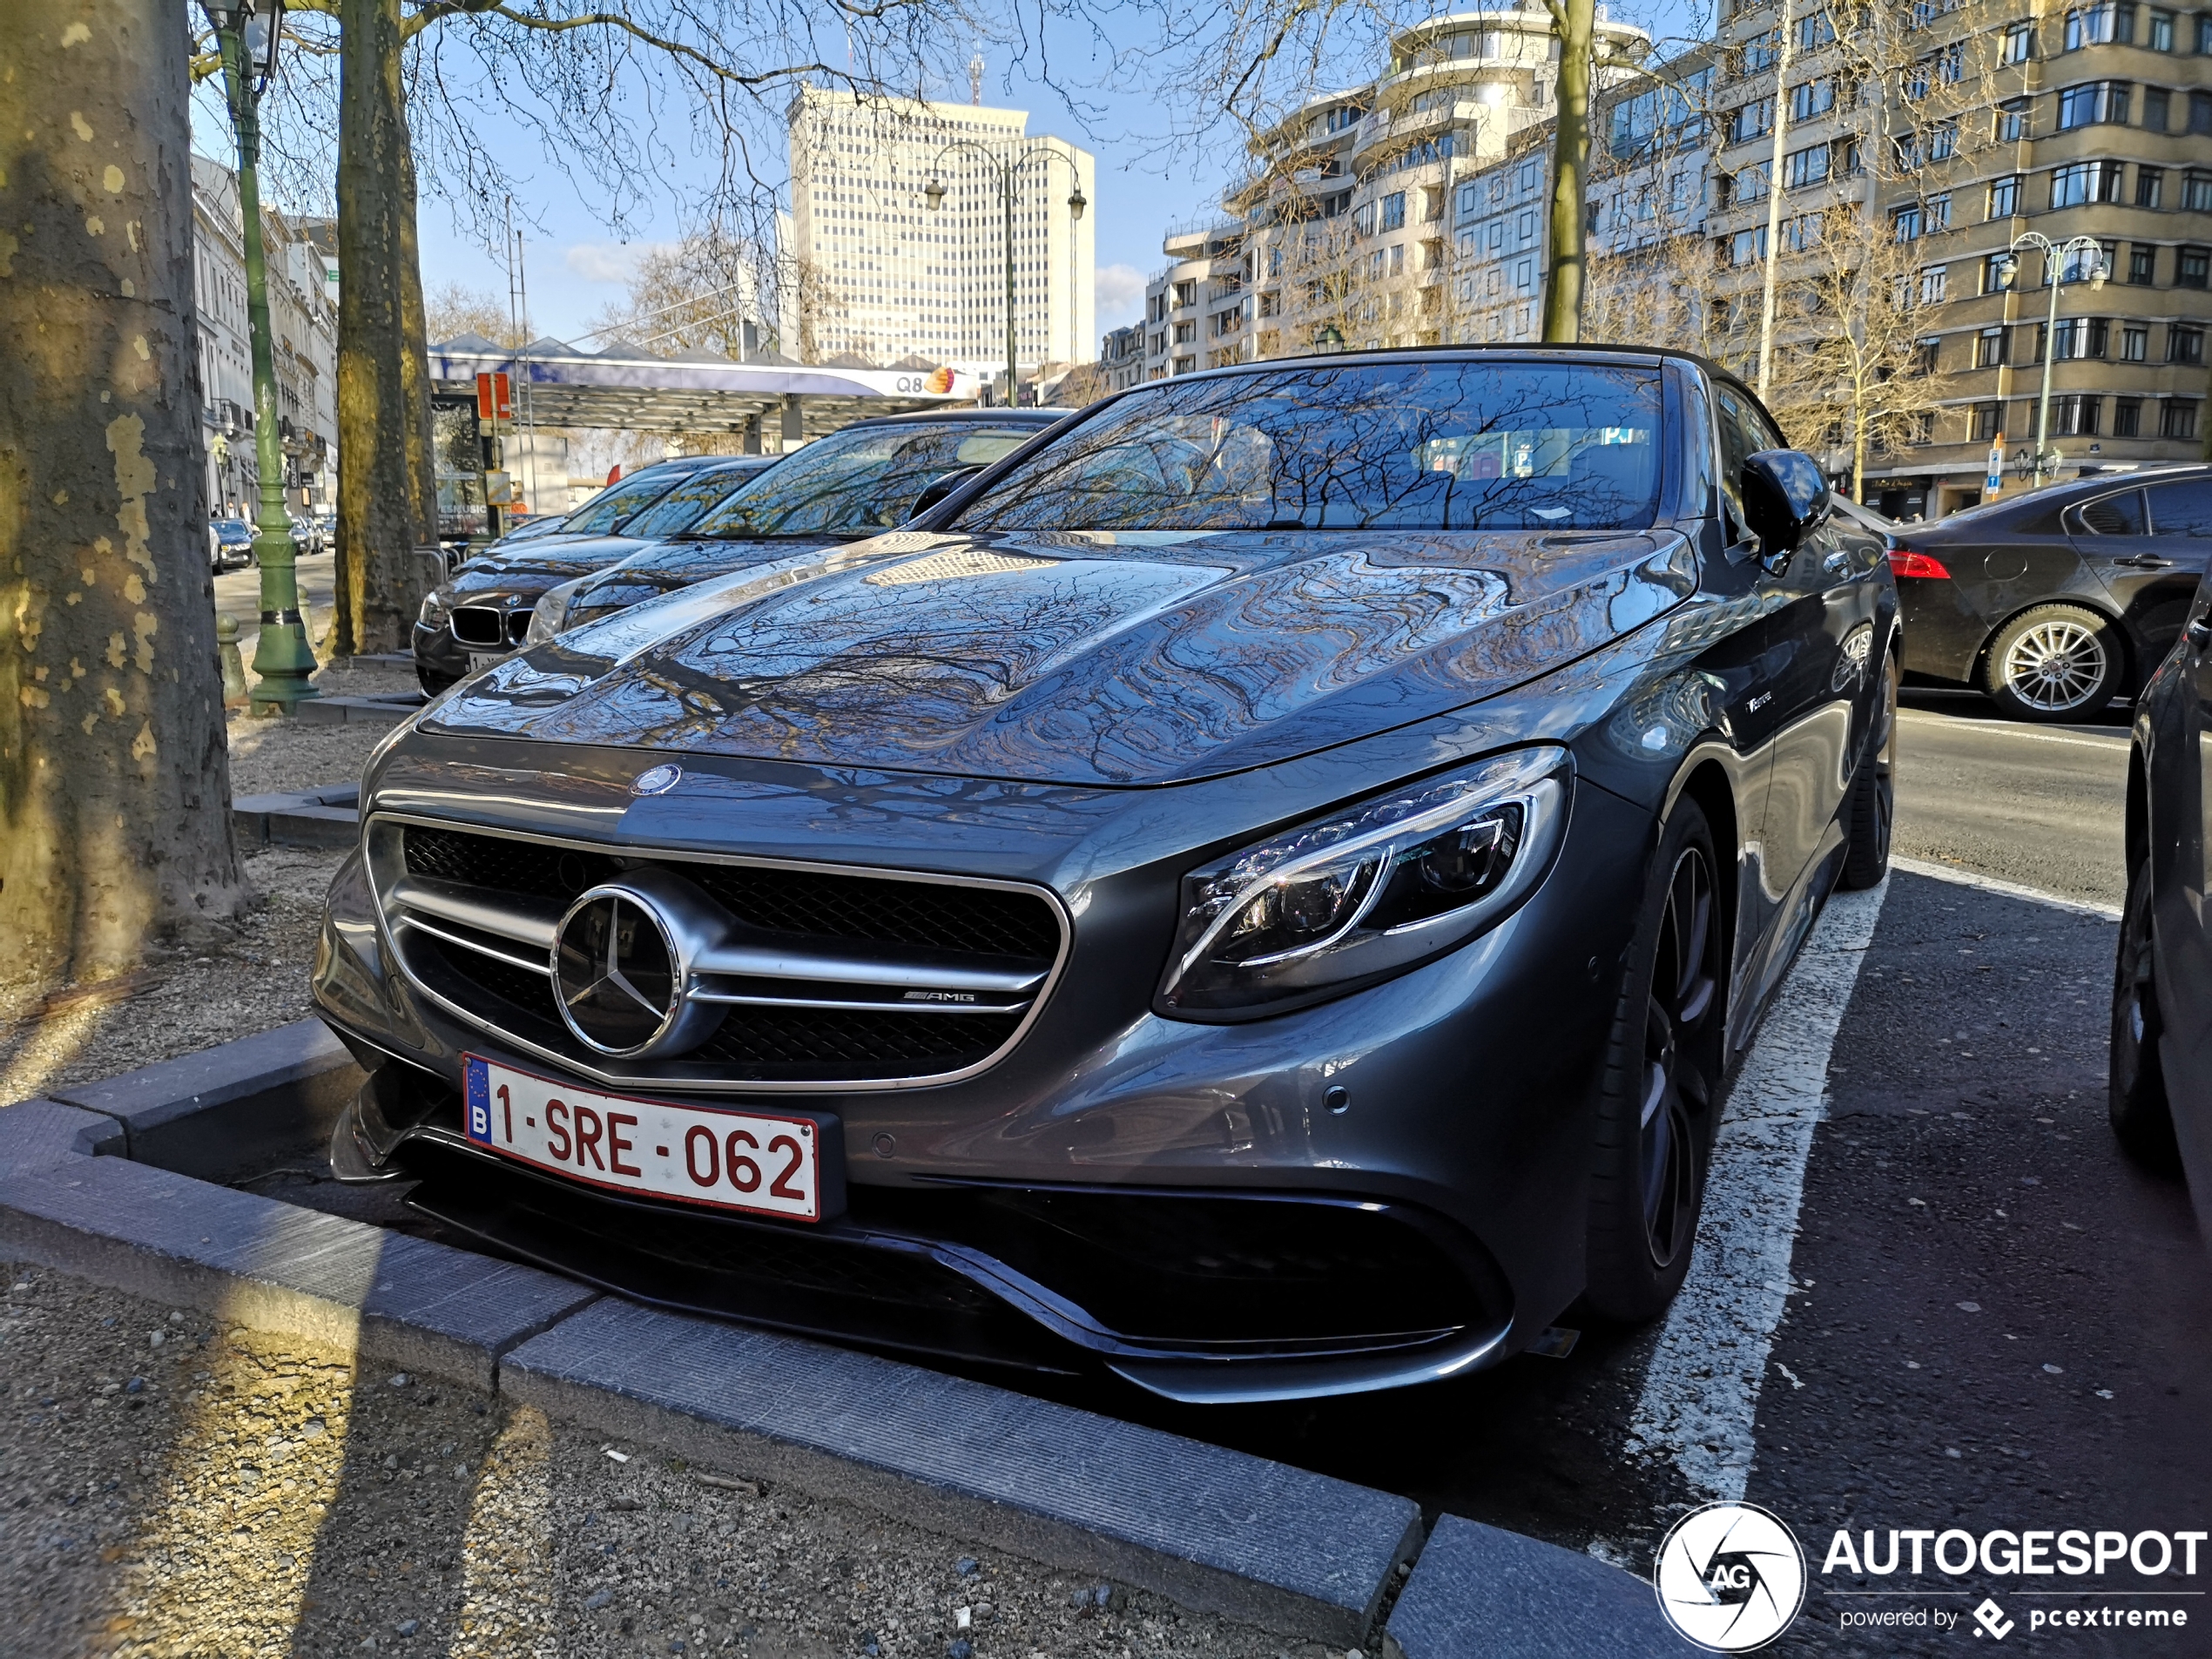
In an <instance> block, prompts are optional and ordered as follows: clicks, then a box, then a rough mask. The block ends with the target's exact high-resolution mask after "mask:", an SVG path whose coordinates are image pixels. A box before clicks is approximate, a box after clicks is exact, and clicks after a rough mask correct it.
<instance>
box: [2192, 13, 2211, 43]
mask: <svg viewBox="0 0 2212 1659" xmlns="http://www.w3.org/2000/svg"><path fill="white" fill-rule="evenodd" d="M2196 50H2197V51H2199V52H2200V53H2203V52H2212V11H2200V12H2198V13H2197V14H2196Z"/></svg>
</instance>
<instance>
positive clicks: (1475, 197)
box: [1460, 185, 1482, 219]
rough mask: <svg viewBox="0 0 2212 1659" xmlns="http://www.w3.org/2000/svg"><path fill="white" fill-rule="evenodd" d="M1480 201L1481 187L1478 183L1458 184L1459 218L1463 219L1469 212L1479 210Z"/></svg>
mask: <svg viewBox="0 0 2212 1659" xmlns="http://www.w3.org/2000/svg"><path fill="white" fill-rule="evenodd" d="M1481 202H1482V187H1481V186H1480V185H1460V218H1462V219H1464V218H1466V217H1467V215H1468V214H1470V213H1474V212H1480V211H1481Z"/></svg>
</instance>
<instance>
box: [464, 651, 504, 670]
mask: <svg viewBox="0 0 2212 1659" xmlns="http://www.w3.org/2000/svg"><path fill="white" fill-rule="evenodd" d="M507 657H508V653H507V652H505V651H470V652H469V672H470V673H471V674H480V673H482V671H484V670H485V669H487V668H489V667H491V666H493V665H494V664H498V663H503V662H505V661H506V660H507Z"/></svg>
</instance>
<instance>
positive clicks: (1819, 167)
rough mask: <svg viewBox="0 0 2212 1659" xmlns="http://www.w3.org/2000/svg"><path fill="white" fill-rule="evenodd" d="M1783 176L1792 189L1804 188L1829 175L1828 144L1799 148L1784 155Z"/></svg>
mask: <svg viewBox="0 0 2212 1659" xmlns="http://www.w3.org/2000/svg"><path fill="white" fill-rule="evenodd" d="M1782 176H1783V179H1784V182H1785V183H1786V185H1787V186H1788V187H1789V188H1790V189H1791V190H1802V189H1804V187H1805V186H1806V185H1817V184H1818V183H1820V182H1821V180H1823V179H1825V178H1827V177H1828V146H1827V145H1824V144H1816V145H1813V146H1812V147H1811V149H1808V150H1798V151H1795V152H1792V153H1791V154H1789V155H1786V156H1784V157H1783V158H1782Z"/></svg>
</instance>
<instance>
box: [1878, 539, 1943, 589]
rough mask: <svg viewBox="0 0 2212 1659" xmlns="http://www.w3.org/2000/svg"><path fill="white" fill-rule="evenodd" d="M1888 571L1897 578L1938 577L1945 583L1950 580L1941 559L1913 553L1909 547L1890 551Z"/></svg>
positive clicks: (1894, 548)
mask: <svg viewBox="0 0 2212 1659" xmlns="http://www.w3.org/2000/svg"><path fill="white" fill-rule="evenodd" d="M1890 569H1891V570H1892V571H1894V572H1895V573H1896V574H1897V575H1898V576H1920V577H1940V578H1942V579H1943V580H1944V581H1946V582H1948V581H1949V580H1950V579H1951V572H1950V571H1949V570H1946V569H1945V568H1944V564H1943V561H1942V560H1941V559H1932V558H1930V557H1929V556H1927V555H1926V554H1925V553H1915V552H1914V551H1913V550H1912V549H1911V548H1909V547H1893V548H1892V549H1891V550H1890Z"/></svg>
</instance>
